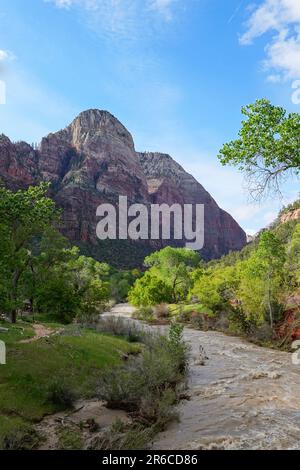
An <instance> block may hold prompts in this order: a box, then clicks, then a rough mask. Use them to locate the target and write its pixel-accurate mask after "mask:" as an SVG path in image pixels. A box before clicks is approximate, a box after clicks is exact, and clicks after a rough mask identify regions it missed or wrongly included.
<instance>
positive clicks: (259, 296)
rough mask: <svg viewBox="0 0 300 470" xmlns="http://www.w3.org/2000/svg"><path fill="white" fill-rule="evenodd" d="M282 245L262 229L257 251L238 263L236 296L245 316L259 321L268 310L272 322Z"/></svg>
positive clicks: (279, 287)
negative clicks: (237, 295) (238, 276)
mask: <svg viewBox="0 0 300 470" xmlns="http://www.w3.org/2000/svg"><path fill="white" fill-rule="evenodd" d="M285 260H286V253H285V247H284V245H283V244H282V243H281V241H280V240H279V239H278V238H277V237H276V235H275V234H274V233H272V232H271V231H266V232H263V233H262V235H261V237H260V241H259V245H258V248H257V250H256V251H255V252H254V253H253V254H252V255H251V256H250V258H249V259H248V260H247V261H245V262H244V263H241V265H240V279H241V283H240V288H239V296H240V299H241V301H242V305H243V308H244V309H245V310H246V312H248V316H253V315H256V317H257V319H258V321H262V320H263V317H264V312H268V315H269V321H270V326H271V328H273V325H274V314H275V307H276V306H278V304H279V303H280V294H281V291H282V288H283V281H284V263H285Z"/></svg>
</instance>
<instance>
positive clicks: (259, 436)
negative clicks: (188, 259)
mask: <svg viewBox="0 0 300 470" xmlns="http://www.w3.org/2000/svg"><path fill="white" fill-rule="evenodd" d="M132 311H133V309H132V307H130V306H129V305H124V304H122V305H116V306H115V307H114V308H113V310H112V312H110V314H113V315H116V316H123V317H127V318H129V317H130V315H131V313H132ZM153 328H157V327H153ZM184 339H185V341H186V343H188V345H189V346H190V359H189V378H188V397H189V399H187V400H183V401H182V402H181V403H180V405H179V406H178V413H179V420H178V422H173V423H172V424H171V425H170V426H169V427H168V429H167V430H166V431H165V432H163V433H160V434H159V435H158V436H157V438H156V440H155V442H154V444H153V448H154V449H164V450H173V449H174V450H177V449H178V450H183V449H185V450H199V449H300V365H299V366H296V365H293V364H292V355H291V354H290V353H286V352H279V351H275V350H271V349H266V348H261V347H258V346H255V345H253V344H251V343H248V342H246V341H245V340H243V339H240V338H236V337H232V336H227V335H224V334H222V333H218V332H213V331H209V332H201V331H196V330H193V329H189V328H185V330H184ZM200 347H202V348H203V349H204V351H205V354H203V351H202V352H201V351H200ZM204 356H206V357H207V359H205V360H204V361H203V357H204Z"/></svg>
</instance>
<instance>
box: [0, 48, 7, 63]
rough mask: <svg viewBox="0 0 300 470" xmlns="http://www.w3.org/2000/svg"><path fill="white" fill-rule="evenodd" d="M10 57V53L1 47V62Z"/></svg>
mask: <svg viewBox="0 0 300 470" xmlns="http://www.w3.org/2000/svg"><path fill="white" fill-rule="evenodd" d="M8 58H9V53H8V52H7V51H4V50H3V49H0V62H4V61H5V60H7V59H8Z"/></svg>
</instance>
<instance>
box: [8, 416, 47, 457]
mask: <svg viewBox="0 0 300 470" xmlns="http://www.w3.org/2000/svg"><path fill="white" fill-rule="evenodd" d="M18 421H19V422H18ZM1 431H2V430H1ZM1 434H2V433H1ZM40 440H41V436H39V434H38V433H37V432H36V431H35V430H34V429H33V427H32V426H30V425H29V424H25V423H24V422H22V421H21V420H19V418H16V422H15V424H14V425H13V426H12V427H11V428H10V429H9V430H7V431H6V432H5V435H3V436H2V435H0V450H31V449H34V448H35V447H36V446H37V445H38V444H39V442H40Z"/></svg>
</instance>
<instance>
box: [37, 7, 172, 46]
mask: <svg viewBox="0 0 300 470" xmlns="http://www.w3.org/2000/svg"><path fill="white" fill-rule="evenodd" d="M44 1H45V2H46V3H53V4H55V6H56V7H58V8H62V9H70V8H72V7H77V8H79V9H81V10H83V11H84V13H85V14H88V15H89V18H88V19H89V22H90V25H94V27H95V26H98V28H100V29H102V30H104V31H105V32H106V33H111V34H115V35H119V36H123V37H125V36H126V35H128V36H129V35H132V34H134V30H135V29H136V28H137V29H140V30H141V31H142V30H143V28H144V26H145V23H146V22H147V20H150V21H151V20H153V19H155V17H157V18H161V19H163V20H164V21H170V20H171V19H172V18H173V8H174V5H175V3H178V2H179V1H181V0H44ZM144 32H145V31H144Z"/></svg>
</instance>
